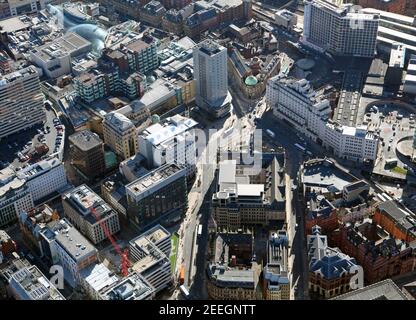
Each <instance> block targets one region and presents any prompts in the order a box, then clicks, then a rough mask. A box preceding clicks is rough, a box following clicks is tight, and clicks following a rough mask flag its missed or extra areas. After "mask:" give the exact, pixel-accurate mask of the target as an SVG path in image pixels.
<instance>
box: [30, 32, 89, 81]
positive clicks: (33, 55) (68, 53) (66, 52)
mask: <svg viewBox="0 0 416 320" xmlns="http://www.w3.org/2000/svg"><path fill="white" fill-rule="evenodd" d="M91 48H92V45H91V42H89V41H88V40H86V39H84V38H83V37H81V36H79V35H78V34H76V33H74V32H68V33H66V34H65V35H64V36H62V37H60V38H58V39H55V40H54V41H53V43H47V44H45V45H43V46H40V47H37V48H34V49H33V50H32V51H31V52H30V61H32V62H33V63H34V64H35V65H36V66H38V67H39V68H41V69H42V70H43V73H44V74H45V75H46V76H47V77H49V78H57V77H60V76H63V75H67V74H69V73H71V58H73V57H76V56H79V55H81V54H85V53H88V52H89V51H90V50H91Z"/></svg>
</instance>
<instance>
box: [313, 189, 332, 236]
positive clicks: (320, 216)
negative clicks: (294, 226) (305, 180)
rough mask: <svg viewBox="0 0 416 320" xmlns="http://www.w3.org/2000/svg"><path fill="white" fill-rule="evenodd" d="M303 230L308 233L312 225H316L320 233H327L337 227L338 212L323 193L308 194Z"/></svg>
mask: <svg viewBox="0 0 416 320" xmlns="http://www.w3.org/2000/svg"><path fill="white" fill-rule="evenodd" d="M308 197H309V201H307V208H306V217H305V232H306V233H309V232H310V230H312V227H313V226H315V225H318V226H319V227H320V228H321V231H322V234H329V233H331V232H332V231H334V230H336V229H337V228H338V214H337V212H338V211H337V209H336V208H335V207H334V205H333V204H332V203H331V202H330V201H329V200H328V199H326V198H325V196H323V195H317V194H316V193H311V194H309V195H308Z"/></svg>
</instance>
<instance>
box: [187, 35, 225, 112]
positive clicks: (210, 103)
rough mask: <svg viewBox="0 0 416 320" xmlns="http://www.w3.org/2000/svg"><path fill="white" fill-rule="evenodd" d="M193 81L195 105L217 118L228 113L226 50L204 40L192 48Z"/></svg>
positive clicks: (210, 41)
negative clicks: (194, 82) (194, 83)
mask: <svg viewBox="0 0 416 320" xmlns="http://www.w3.org/2000/svg"><path fill="white" fill-rule="evenodd" d="M193 56H194V79H195V81H196V97H195V98H196V103H197V105H198V106H199V107H201V108H203V109H204V110H206V111H208V113H209V114H211V115H212V116H214V117H216V118H219V117H222V116H224V115H226V114H228V112H229V111H230V107H231V94H230V93H229V92H228V72H227V70H228V69H227V49H226V48H224V47H223V46H221V45H219V44H218V43H216V42H214V41H213V40H204V41H203V42H201V43H199V44H198V45H197V46H195V47H194V54H193Z"/></svg>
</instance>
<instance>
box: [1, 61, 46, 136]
mask: <svg viewBox="0 0 416 320" xmlns="http://www.w3.org/2000/svg"><path fill="white" fill-rule="evenodd" d="M43 121H45V110H44V108H43V95H42V92H41V90H40V82H39V74H38V73H37V71H36V69H35V67H33V66H30V67H27V68H24V69H21V70H18V71H15V72H12V73H9V74H6V75H3V76H0V139H2V138H4V137H7V136H9V135H11V134H14V133H17V132H19V131H21V130H24V129H28V128H30V127H32V126H34V125H36V124H40V123H43Z"/></svg>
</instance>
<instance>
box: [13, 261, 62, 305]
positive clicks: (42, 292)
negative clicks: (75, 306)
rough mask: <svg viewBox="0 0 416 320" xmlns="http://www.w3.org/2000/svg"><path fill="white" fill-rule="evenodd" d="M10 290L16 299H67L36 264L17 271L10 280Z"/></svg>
mask: <svg viewBox="0 0 416 320" xmlns="http://www.w3.org/2000/svg"><path fill="white" fill-rule="evenodd" d="M9 290H10V292H11V294H12V296H13V297H14V298H15V299H16V300H65V298H64V296H63V295H62V294H61V293H60V292H59V291H58V289H57V288H56V287H55V286H54V285H53V284H52V283H51V282H50V281H49V280H48V278H47V277H46V276H45V275H44V274H43V273H42V272H41V271H40V270H39V269H38V267H36V266H30V267H24V268H22V269H20V270H18V271H16V272H15V273H14V274H13V275H12V276H11V278H10V280H9Z"/></svg>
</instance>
